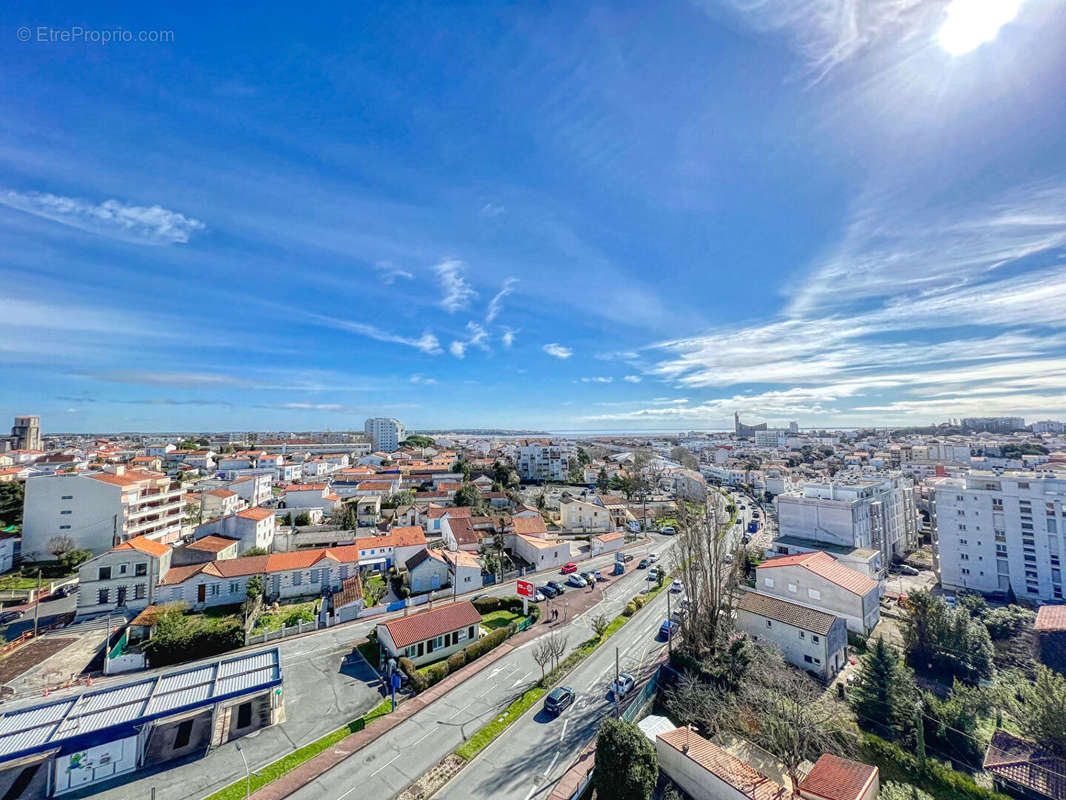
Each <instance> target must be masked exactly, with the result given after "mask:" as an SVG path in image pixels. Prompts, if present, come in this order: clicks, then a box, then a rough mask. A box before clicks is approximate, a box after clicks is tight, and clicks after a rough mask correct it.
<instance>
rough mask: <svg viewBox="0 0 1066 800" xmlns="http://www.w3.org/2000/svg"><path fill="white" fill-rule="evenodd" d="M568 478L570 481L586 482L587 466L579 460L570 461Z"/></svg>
mask: <svg viewBox="0 0 1066 800" xmlns="http://www.w3.org/2000/svg"><path fill="white" fill-rule="evenodd" d="M566 479H567V480H568V481H569V482H570V483H584V482H585V468H584V467H583V466H582V465H581V464H579V463H578V462H577V461H571V462H570V471H569V472H568V473H567V476H566Z"/></svg>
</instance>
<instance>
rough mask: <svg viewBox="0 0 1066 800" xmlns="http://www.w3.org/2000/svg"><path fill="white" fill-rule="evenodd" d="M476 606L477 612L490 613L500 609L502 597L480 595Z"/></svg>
mask: <svg viewBox="0 0 1066 800" xmlns="http://www.w3.org/2000/svg"><path fill="white" fill-rule="evenodd" d="M474 608H476V609H477V613H479V614H488V613H490V612H492V611H498V610H499V609H500V598H498V597H479V598H478V599H477V600H475V601H474Z"/></svg>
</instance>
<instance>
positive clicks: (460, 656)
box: [448, 650, 466, 672]
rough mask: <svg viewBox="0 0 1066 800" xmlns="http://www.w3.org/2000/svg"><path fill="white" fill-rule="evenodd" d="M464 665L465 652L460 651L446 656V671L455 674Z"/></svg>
mask: <svg viewBox="0 0 1066 800" xmlns="http://www.w3.org/2000/svg"><path fill="white" fill-rule="evenodd" d="M465 663H466V652H465V651H463V650H460V651H459V652H458V653H452V654H451V655H450V656H448V671H449V672H455V671H456V670H457V669H459V668H460V667H461V666H463V665H464V664H465Z"/></svg>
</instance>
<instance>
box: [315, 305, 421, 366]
mask: <svg viewBox="0 0 1066 800" xmlns="http://www.w3.org/2000/svg"><path fill="white" fill-rule="evenodd" d="M296 315H297V316H301V317H303V318H305V319H308V320H310V321H312V322H317V323H319V324H320V325H325V326H326V327H328V328H334V329H336V330H341V331H347V332H348V333H354V334H357V335H359V336H366V337H367V338H368V339H374V340H376V341H379V342H389V343H391V344H403V345H407V346H408V347H414V348H415V349H417V350H421V351H422V352H423V353H428V354H429V355H437V354H439V353H441V352H442V350H441V346H440V340H439V339H437V337H436V336H434V335H433V332H432V331H425V332H423V333H422V335H421V336H418V337H412V336H401V335H400V334H396V333H391V332H390V331H385V330H382V329H381V328H378V327H376V326H374V325H370V324H369V323H366V322H352V321H351V320H347V319H340V318H339V317H330V316H327V315H325V314H315V313H312V312H310V311H301V312H297V313H296Z"/></svg>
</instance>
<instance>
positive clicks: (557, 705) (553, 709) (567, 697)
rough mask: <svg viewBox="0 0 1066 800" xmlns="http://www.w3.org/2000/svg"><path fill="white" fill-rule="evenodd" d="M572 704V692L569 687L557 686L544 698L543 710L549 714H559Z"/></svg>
mask: <svg viewBox="0 0 1066 800" xmlns="http://www.w3.org/2000/svg"><path fill="white" fill-rule="evenodd" d="M573 704H574V690H573V689H571V688H570V687H569V686H558V687H556V688H554V689H552V690H551V693H550V694H549V695H548V696H547V697H545V698H544V710H545V711H547V712H548V713H549V714H561V713H562V712H563V711H565V710H566V709H568V708H569V707H570V706H572V705H573Z"/></svg>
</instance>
